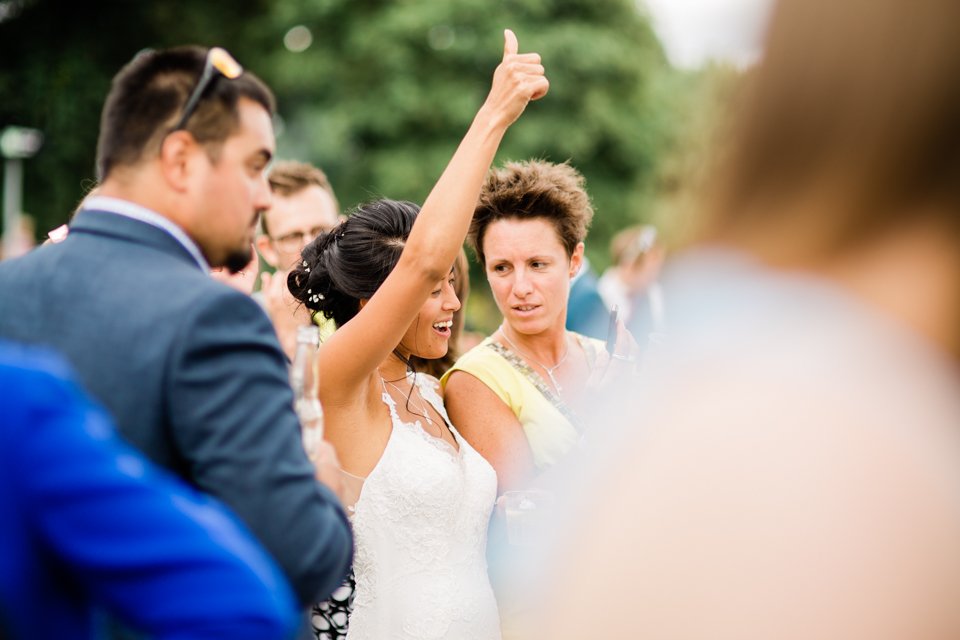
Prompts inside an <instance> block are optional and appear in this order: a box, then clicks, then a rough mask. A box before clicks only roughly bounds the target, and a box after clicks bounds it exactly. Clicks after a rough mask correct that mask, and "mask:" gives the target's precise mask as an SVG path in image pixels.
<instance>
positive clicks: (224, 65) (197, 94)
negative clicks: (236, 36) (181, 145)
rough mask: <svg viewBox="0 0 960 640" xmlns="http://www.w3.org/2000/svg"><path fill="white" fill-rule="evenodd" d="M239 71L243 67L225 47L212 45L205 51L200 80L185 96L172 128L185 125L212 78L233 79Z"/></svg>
mask: <svg viewBox="0 0 960 640" xmlns="http://www.w3.org/2000/svg"><path fill="white" fill-rule="evenodd" d="M241 73H243V67H241V66H240V63H239V62H237V61H236V60H234V59H233V56H231V55H230V54H229V53H227V52H226V50H225V49H221V48H220V47H212V48H211V49H210V50H209V51H208V52H207V59H206V60H205V61H204V63H203V73H201V74H200V80H198V81H197V86H196V87H195V88H194V89H193V93H191V94H190V97H189V98H187V103H186V104H185V105H184V106H183V112H182V113H181V114H180V119H179V120H178V121H177V126H175V127H174V128H173V130H174V131H179V130H180V129H183V128H184V127H186V126H187V121H188V120H189V119H190V116H192V115H193V112H194V111H196V110H197V105H199V104H200V98H201V97H202V96H203V92H204V91H206V90H207V88H208V87H209V86H210V85H211V83H212V82H213V81H214V80H216V79H217V78H218V77H220V76H223V77H224V78H226V79H227V80H233V79H235V78H238V77H240V74H241Z"/></svg>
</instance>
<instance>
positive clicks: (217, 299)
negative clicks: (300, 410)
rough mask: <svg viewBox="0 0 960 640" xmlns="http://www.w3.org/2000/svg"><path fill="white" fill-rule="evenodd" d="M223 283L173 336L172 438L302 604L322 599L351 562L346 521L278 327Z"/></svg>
mask: <svg viewBox="0 0 960 640" xmlns="http://www.w3.org/2000/svg"><path fill="white" fill-rule="evenodd" d="M222 290H223V291H222V293H221V294H220V295H210V296H206V297H204V298H203V299H202V300H198V302H197V303H196V304H195V305H194V307H193V311H194V314H193V315H192V316H191V317H190V318H186V319H185V321H184V323H183V327H182V329H181V334H180V336H179V338H178V340H177V342H176V346H175V353H174V354H173V359H172V362H171V368H170V373H169V383H168V384H169V388H168V389H167V390H166V393H165V394H164V395H165V397H167V398H169V399H170V403H171V404H170V408H169V411H170V420H169V422H170V425H171V428H172V430H173V433H172V435H173V438H174V439H175V441H176V442H177V448H178V450H179V451H180V452H181V453H182V454H183V455H184V456H185V457H186V459H187V464H188V465H189V469H190V477H191V478H193V479H194V480H195V482H196V483H197V484H198V486H199V487H200V489H201V490H203V491H205V492H207V493H210V494H211V495H214V496H216V497H217V498H219V499H220V500H222V501H223V502H224V503H226V504H227V506H229V507H230V508H231V509H233V511H234V512H235V513H236V514H237V515H238V516H239V517H240V519H241V520H243V521H244V522H245V523H246V524H247V526H249V527H250V529H251V530H252V531H253V532H254V534H255V535H256V536H257V538H258V539H259V540H260V542H261V543H262V544H263V545H264V547H266V548H267V550H268V551H270V553H271V554H272V555H273V557H274V558H275V559H276V560H277V562H278V564H279V565H280V567H281V568H282V569H283V571H284V573H285V574H286V576H287V578H288V579H289V580H290V583H291V584H292V585H293V588H294V591H295V592H296V594H297V596H298V597H299V599H300V602H301V603H302V604H304V605H307V604H310V603H313V602H319V601H321V600H323V599H324V598H326V597H327V596H329V595H330V594H331V593H332V592H333V591H334V589H336V588H337V587H339V586H340V584H341V582H342V579H343V577H344V576H345V575H346V573H347V570H348V569H349V565H350V562H351V559H352V556H353V538H352V535H351V532H350V526H349V522H348V520H347V517H346V514H345V513H344V511H343V508H342V507H341V505H340V502H339V500H337V498H336V497H335V496H334V495H333V494H332V493H331V492H330V491H329V490H328V489H327V488H326V487H325V486H323V485H322V484H321V483H319V482H317V480H316V479H315V475H314V468H313V465H312V464H311V463H310V461H309V460H308V459H307V456H306V453H305V452H304V450H303V444H302V441H301V436H300V424H299V422H298V420H297V416H296V414H295V413H294V411H293V393H292V391H291V390H290V384H289V382H288V379H287V367H286V364H285V361H284V357H283V353H282V351H281V350H280V345H279V343H278V342H277V337H276V334H275V333H274V330H273V326H272V325H271V324H270V321H269V319H268V318H267V316H266V314H265V313H264V312H263V310H262V309H261V308H260V307H259V306H258V305H257V304H256V302H254V301H253V300H252V299H250V297H249V296H245V295H242V294H240V293H237V292H234V291H232V290H230V289H228V288H226V287H223V288H222ZM321 383H322V381H321Z"/></svg>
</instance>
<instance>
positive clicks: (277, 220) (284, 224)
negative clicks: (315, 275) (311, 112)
mask: <svg viewBox="0 0 960 640" xmlns="http://www.w3.org/2000/svg"><path fill="white" fill-rule="evenodd" d="M268 179H269V181H270V192H271V193H272V195H273V203H272V204H271V205H270V209H269V210H267V211H265V212H264V214H263V215H262V216H261V217H260V225H261V233H260V234H259V235H258V236H257V250H258V251H259V252H260V255H261V256H263V260H264V262H266V263H267V264H268V265H269V266H270V267H271V268H272V269H275V272H274V273H270V272H268V271H264V272H263V273H262V274H260V291H259V292H258V293H257V294H255V295H254V297H255V299H256V300H257V301H258V302H259V303H260V304H261V305H262V306H263V308H264V309H265V310H266V312H267V315H268V316H270V321H271V322H273V328H274V329H275V330H276V332H277V337H278V338H279V340H280V346H281V347H283V352H284V353H285V354H286V356H287V359H288V360H291V361H292V360H293V354H294V351H295V350H296V344H297V327H298V326H300V325H304V324H309V323H310V322H311V314H310V312H308V311H307V309H306V308H304V306H303V305H302V304H300V303H299V302H298V301H296V300H294V299H293V296H291V295H290V291H289V290H288V289H287V274H288V273H289V272H290V269H291V268H293V267H294V266H295V265H296V264H297V263H298V262H300V252H301V251H302V250H303V248H304V247H305V246H307V245H308V244H310V242H311V241H313V239H314V238H316V237H317V236H318V235H320V234H321V233H323V232H325V231H329V230H330V229H332V228H333V227H335V226H336V225H337V223H338V222H339V221H340V219H341V216H340V205H339V204H338V203H337V197H336V195H335V194H334V193H333V187H331V186H330V181H329V180H328V179H327V176H326V174H325V173H324V172H323V171H321V170H320V169H318V168H317V167H314V166H313V165H310V164H307V163H305V162H296V161H293V160H285V161H280V162H277V163H275V164H274V165H273V167H272V168H271V169H270V175H269V176H268ZM317 322H318V324H319V325H320V327H321V340H322V339H325V338H326V337H327V336H329V335H330V334H331V333H333V329H334V324H333V322H332V321H329V320H327V319H326V318H323V317H322V316H320V317H319V318H318V319H317Z"/></svg>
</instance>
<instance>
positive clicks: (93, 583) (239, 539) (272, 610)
mask: <svg viewBox="0 0 960 640" xmlns="http://www.w3.org/2000/svg"><path fill="white" fill-rule="evenodd" d="M0 389H3V392H2V393H0V416H2V417H0V522H3V526H2V527H0V628H2V631H0V637H4V638H29V639H31V640H32V639H44V638H55V637H69V638H92V637H97V636H98V635H99V634H98V627H99V626H100V624H98V623H102V622H103V621H104V620H105V619H106V618H105V617H104V616H103V615H101V613H107V614H109V615H110V616H112V617H115V618H117V619H119V620H121V621H123V623H125V624H127V625H129V626H130V627H131V628H132V629H135V630H137V631H141V632H144V633H147V634H149V636H150V637H153V638H229V639H230V640H241V639H242V638H250V639H257V640H261V639H265V638H289V637H292V635H293V633H294V631H295V630H296V628H297V624H298V615H299V613H298V608H297V605H296V601H295V599H294V596H293V593H292V591H291V590H290V587H289V586H288V584H287V582H286V580H285V579H284V577H283V574H282V573H280V571H279V569H278V568H277V566H276V565H275V564H274V562H273V560H272V559H271V558H270V557H269V556H268V555H267V554H266V552H264V551H263V550H262V549H261V548H260V546H259V544H258V543H257V542H255V540H254V538H253V537H252V536H251V534H250V533H249V532H248V531H247V529H246V528H245V527H244V526H243V525H241V524H240V522H239V521H238V520H237V519H236V518H234V517H233V516H232V515H231V514H229V513H228V512H227V511H226V510H225V509H224V508H223V507H221V506H220V505H219V504H217V503H216V502H214V501H213V500H212V499H210V498H208V497H206V496H203V495H201V494H199V493H197V492H195V491H193V490H192V489H190V488H188V487H187V486H186V485H184V484H182V483H180V482H179V481H178V480H176V479H175V478H173V477H172V476H169V475H167V474H166V473H165V472H162V471H160V470H159V469H157V468H155V467H153V466H152V465H151V464H150V463H149V462H147V461H146V460H145V459H144V458H143V457H141V456H140V454H138V453H136V452H135V451H134V450H133V449H131V448H130V447H128V446H127V445H126V444H124V443H122V442H121V440H120V439H119V438H118V437H117V435H116V434H115V432H114V428H113V425H112V424H111V423H110V421H109V419H108V417H107V416H106V414H105V413H104V412H103V411H102V410H101V409H100V408H99V407H97V406H96V405H94V404H93V403H92V402H91V401H90V400H88V399H87V397H86V396H85V394H84V393H83V392H82V391H81V389H80V388H79V387H78V386H77V384H76V383H75V382H74V381H73V379H72V376H71V374H70V373H69V371H68V368H67V365H66V364H65V363H64V362H63V361H62V360H61V359H60V358H59V357H57V356H55V355H53V354H52V353H50V352H45V351H43V352H42V351H39V350H32V349H30V350H28V349H27V348H25V347H19V346H17V345H14V344H12V343H2V342H0Z"/></svg>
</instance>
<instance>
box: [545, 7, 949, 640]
mask: <svg viewBox="0 0 960 640" xmlns="http://www.w3.org/2000/svg"><path fill="white" fill-rule="evenodd" d="M881 61H882V63H881ZM958 77H960V3H957V2H956V1H955V0H917V1H915V2H909V3H907V2H898V1H895V0H849V1H848V2H834V1H833V0H782V1H781V2H780V3H779V6H778V7H777V9H776V11H775V13H774V16H773V21H772V25H771V28H770V31H769V34H768V42H767V50H766V55H765V59H764V61H763V62H762V63H761V64H760V66H759V68H758V69H756V70H755V71H754V72H753V73H752V77H751V78H750V86H749V93H748V94H747V96H746V101H745V108H744V110H743V111H742V112H741V113H739V114H738V115H739V128H738V130H737V135H736V136H735V138H734V141H735V146H734V148H733V149H732V153H731V155H730V160H729V162H727V163H726V167H725V169H726V170H725V171H723V172H722V173H721V174H720V175H717V176H716V177H717V183H716V185H715V188H714V190H713V191H712V197H711V199H710V201H709V202H710V208H711V210H712V211H711V213H712V215H711V217H710V218H709V219H708V221H707V224H706V225H705V227H704V232H703V235H702V243H701V245H700V246H699V247H698V248H696V249H694V250H692V251H690V252H688V253H687V254H686V255H685V256H682V257H680V258H679V259H677V260H676V261H672V263H671V266H670V267H668V269H667V271H666V272H665V277H664V279H663V285H664V289H665V290H666V292H667V293H668V295H669V300H670V309H671V313H670V340H669V341H668V347H667V348H666V349H665V351H664V352H663V353H662V356H663V358H662V359H659V360H658V361H657V362H655V363H651V366H650V367H648V368H647V369H646V370H645V377H644V379H643V381H642V384H638V385H636V386H635V388H633V389H632V391H633V393H634V394H635V395H636V396H637V402H636V404H634V405H632V407H631V408H630V410H629V412H628V413H624V414H623V415H621V416H620V417H619V420H620V424H621V428H620V429H619V430H618V432H617V433H616V435H615V436H614V438H613V439H612V440H611V442H610V443H609V445H610V446H609V447H608V448H606V449H605V450H604V451H603V452H602V453H601V452H597V454H596V455H597V459H596V462H597V469H596V470H595V475H594V477H593V478H592V479H591V480H588V481H581V482H577V483H575V484H576V485H579V486H583V487H584V497H583V498H582V501H581V508H582V510H581V511H579V512H578V513H577V514H576V516H575V517H573V518H572V519H571V523H570V537H569V539H568V540H567V541H566V543H565V544H563V545H562V546H561V548H560V549H558V550H557V554H556V556H555V562H554V567H553V570H552V571H550V574H549V576H548V577H547V578H546V583H547V584H548V585H550V591H551V595H550V597H549V598H548V602H547V603H546V606H545V608H544V609H545V612H546V621H545V623H544V624H543V626H542V633H541V637H545V638H547V637H548V638H556V639H567V638H571V639H572V638H582V637H586V636H590V637H602V638H610V637H648V638H667V637H669V638H683V639H690V640H695V639H707V638H709V639H711V640H717V639H727V638H729V639H733V638H738V639H740V638H758V639H759V638H778V639H780V640H792V639H800V638H804V639H806V638H820V639H837V640H839V639H844V640H846V639H849V638H871V639H872V640H887V639H890V640H894V639H897V640H915V639H918V638H929V639H933V638H957V637H960V613H958V608H957V602H958V601H960V428H958V427H960V124H958V123H960V90H958V83H957V78H958ZM587 496H589V497H587ZM585 602H589V603H590V604H589V611H588V614H586V615H582V616H570V615H558V614H557V612H568V611H574V610H576V608H577V607H583V605H584V603H585Z"/></svg>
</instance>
